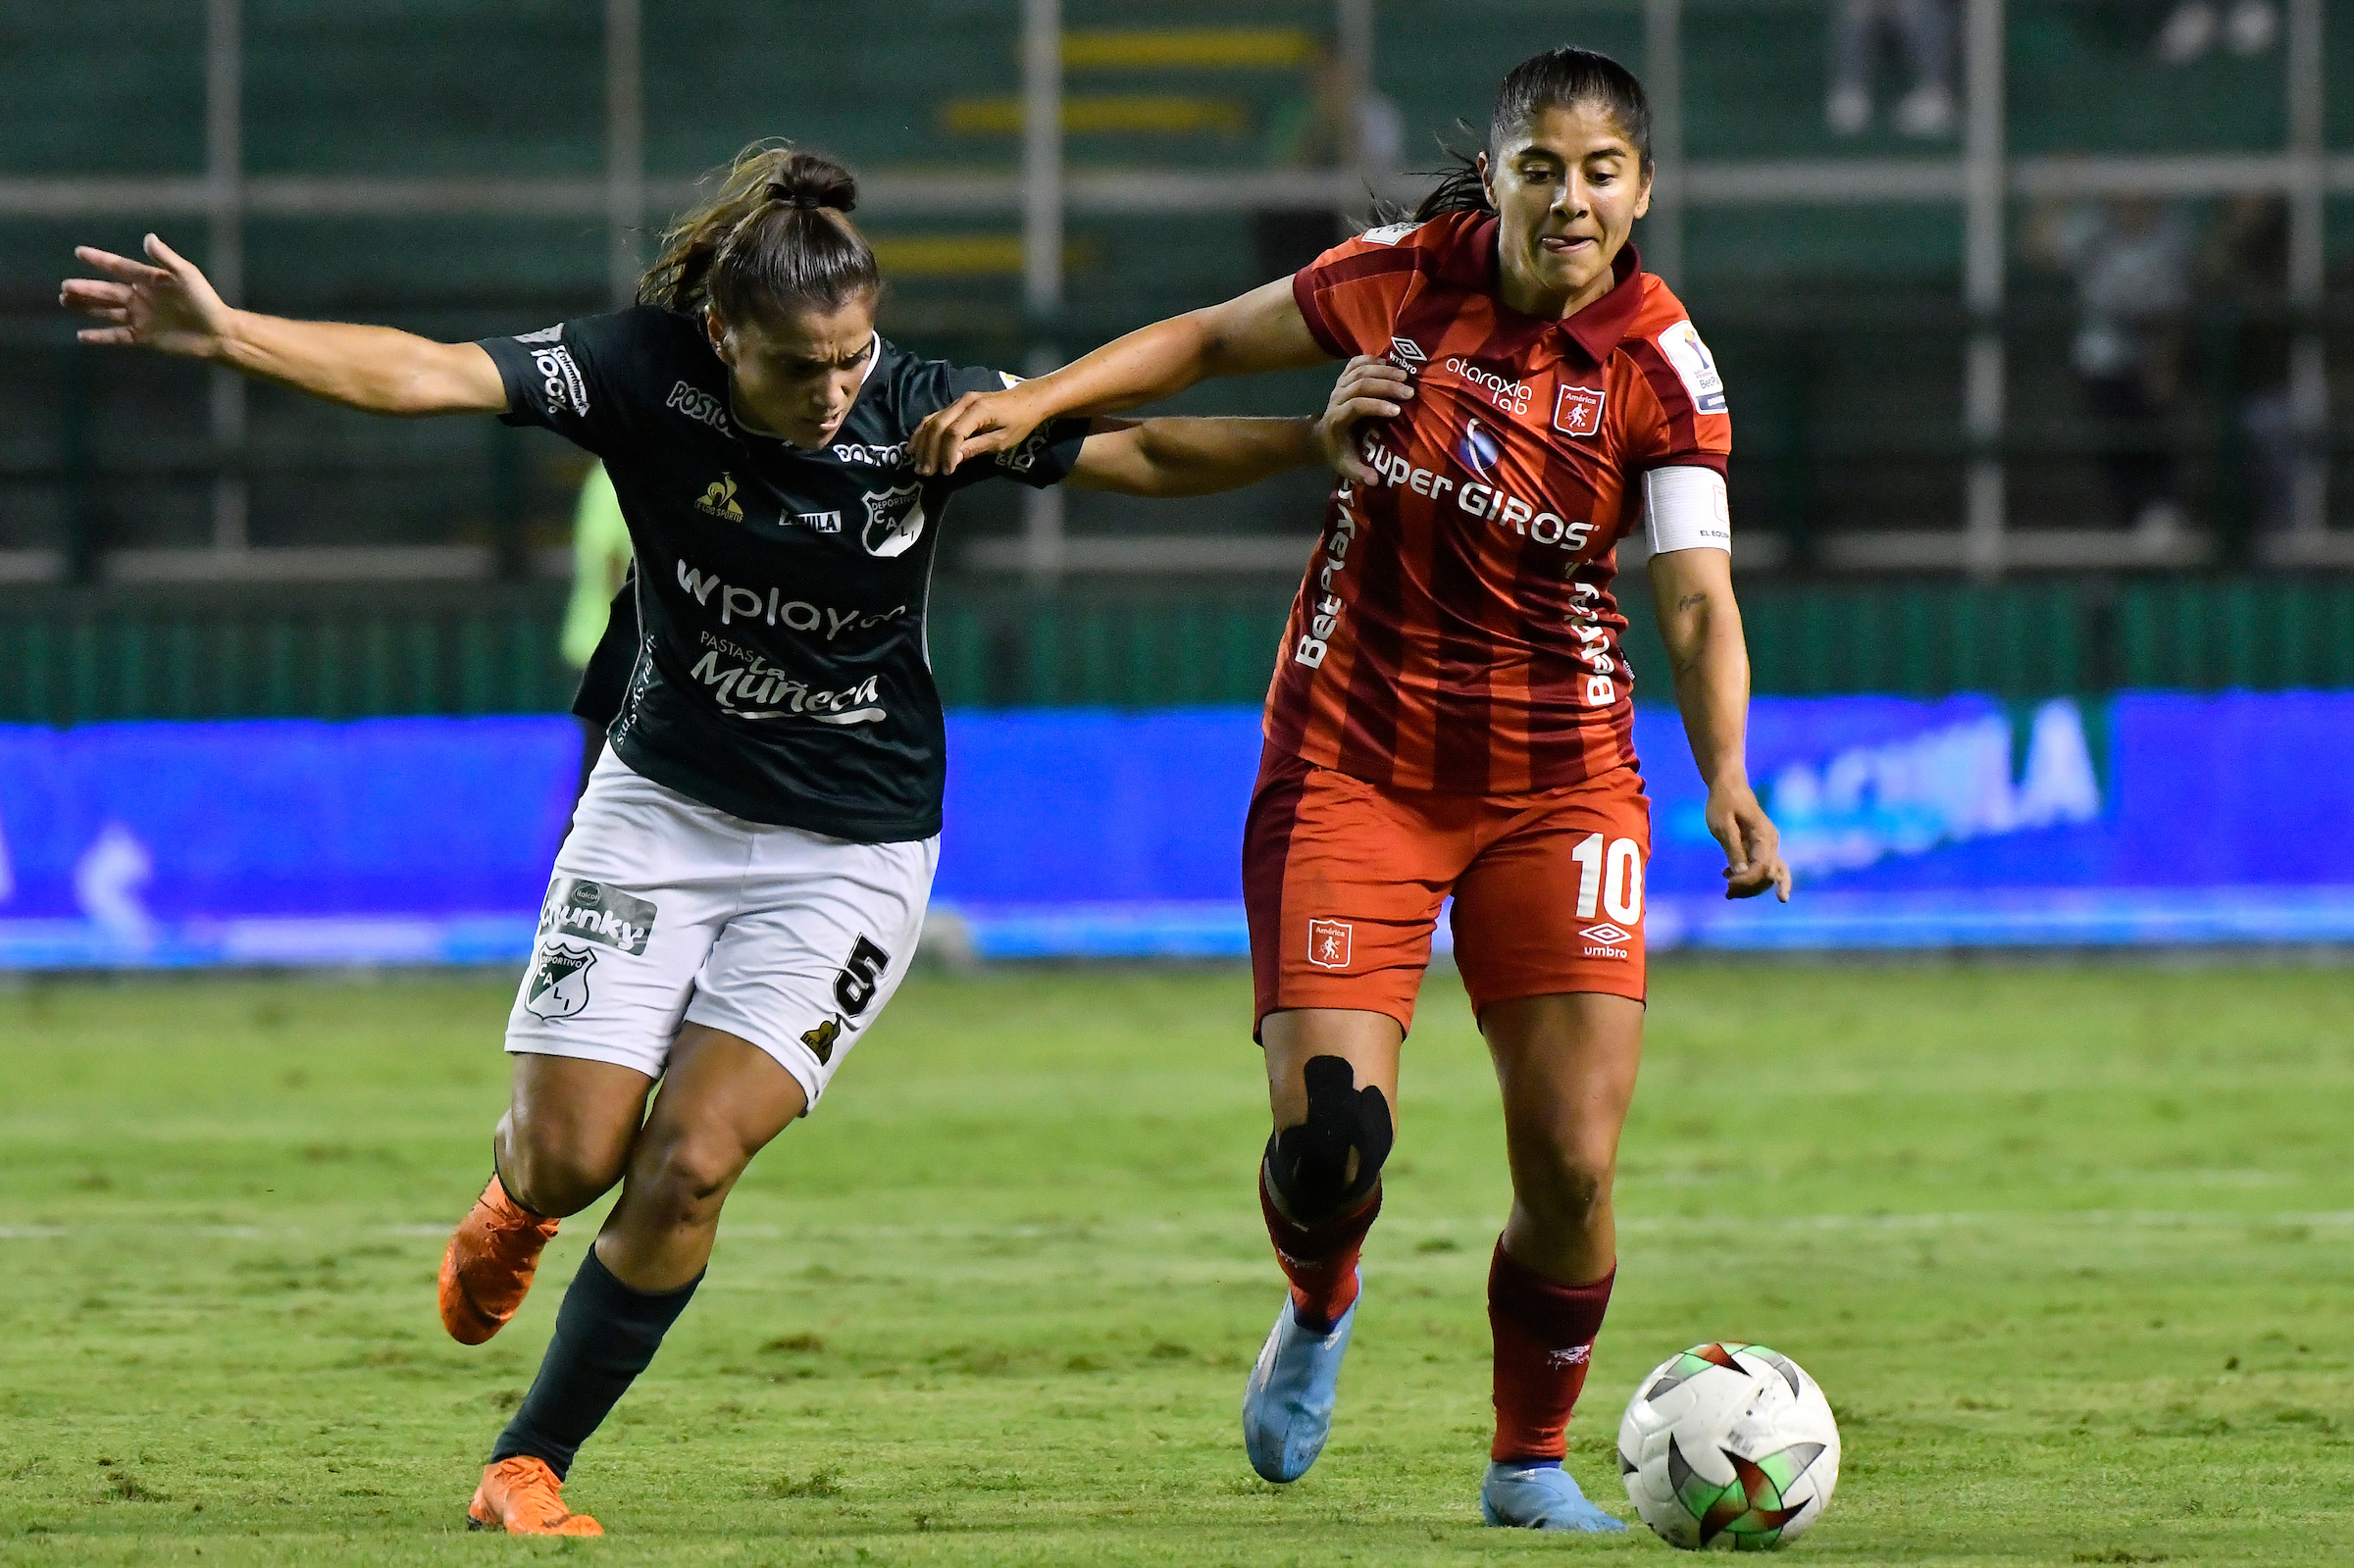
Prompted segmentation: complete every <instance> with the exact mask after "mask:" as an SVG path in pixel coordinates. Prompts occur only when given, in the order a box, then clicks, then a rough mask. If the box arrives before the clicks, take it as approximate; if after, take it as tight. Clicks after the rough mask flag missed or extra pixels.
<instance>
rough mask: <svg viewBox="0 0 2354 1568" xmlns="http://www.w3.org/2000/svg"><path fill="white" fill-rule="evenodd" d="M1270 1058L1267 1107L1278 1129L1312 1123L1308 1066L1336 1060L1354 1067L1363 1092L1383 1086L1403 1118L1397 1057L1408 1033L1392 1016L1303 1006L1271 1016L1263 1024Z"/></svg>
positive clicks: (1261, 1031) (1392, 1109) (1261, 1036)
mask: <svg viewBox="0 0 2354 1568" xmlns="http://www.w3.org/2000/svg"><path fill="white" fill-rule="evenodd" d="M1258 1034H1259V1043H1260V1044H1261V1045H1262V1046H1263V1047H1264V1048H1265V1053H1266V1059H1267V1107H1268V1109H1269V1110H1270V1111H1272V1112H1273V1113H1274V1119H1275V1125H1276V1126H1277V1127H1278V1128H1285V1127H1297V1126H1299V1125H1300V1124H1301V1123H1302V1122H1305V1121H1306V1120H1307V1064H1308V1063H1309V1062H1311V1061H1313V1060H1315V1059H1316V1058H1317V1057H1319V1056H1337V1057H1339V1058H1340V1059H1341V1060H1342V1061H1345V1062H1347V1063H1348V1064H1349V1069H1350V1071H1351V1072H1352V1073H1353V1074H1354V1075H1355V1077H1356V1087H1357V1088H1360V1089H1364V1088H1378V1089H1380V1090H1381V1096H1382V1098H1383V1099H1384V1100H1386V1101H1388V1102H1389V1106H1390V1118H1391V1122H1392V1125H1393V1126H1395V1124H1396V1121H1397V1116H1398V1058H1399V1055H1400V1053H1401V1047H1403V1046H1404V1045H1405V1043H1406V1033H1405V1031H1404V1030H1402V1029H1401V1028H1400V1027H1399V1024H1398V1020H1397V1019H1395V1018H1392V1017H1391V1016H1390V1015H1389V1014H1387V1013H1369V1012H1362V1011H1358V1010H1356V1009H1351V1008H1340V1007H1304V1008H1295V1009H1291V1010H1289V1011H1285V1012H1277V1013H1269V1014H1268V1015H1267V1016H1266V1017H1265V1018H1264V1019H1262V1020H1260V1022H1259V1026H1258Z"/></svg>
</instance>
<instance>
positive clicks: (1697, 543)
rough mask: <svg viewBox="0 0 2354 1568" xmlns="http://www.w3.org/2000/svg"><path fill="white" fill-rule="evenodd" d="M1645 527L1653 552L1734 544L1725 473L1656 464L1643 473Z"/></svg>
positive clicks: (1729, 547)
mask: <svg viewBox="0 0 2354 1568" xmlns="http://www.w3.org/2000/svg"><path fill="white" fill-rule="evenodd" d="M1643 531H1644V532H1645V534H1647V535H1648V536H1649V537H1650V540H1651V553H1652V554H1654V555H1665V554H1666V553H1667V552H1668V551H1670V550H1722V551H1724V552H1726V553H1727V554H1730V553H1731V552H1732V548H1733V514H1732V509H1731V507H1729V506H1728V505H1727V504H1726V503H1725V498H1724V476H1723V475H1721V474H1719V473H1717V472H1716V471H1715V470H1714V469H1713V468H1655V469H1651V470H1649V471H1648V472H1646V473H1645V474H1644V476H1643Z"/></svg>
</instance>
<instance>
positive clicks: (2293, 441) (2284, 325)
mask: <svg viewBox="0 0 2354 1568" xmlns="http://www.w3.org/2000/svg"><path fill="white" fill-rule="evenodd" d="M2208 262H2209V268H2210V271H2211V273H2212V281H2213V284H2214V288H2215V292H2216V294H2217V295H2218V297H2219V299H2220V300H2221V301H2222V302H2223V303H2224V304H2225V306H2226V309H2227V310H2228V311H2229V319H2230V323H2231V336H2230V339H2229V346H2228V350H2227V352H2228V353H2229V354H2230V357H2231V359H2230V364H2229V365H2227V366H2226V367H2224V371H2225V375H2224V383H2225V385H2226V386H2227V387H2228V388H2229V389H2230V392H2231V395H2232V399H2233V407H2232V410H2231V412H2232V414H2233V416H2234V417H2235V421H2236V424H2237V426H2238V430H2239V435H2240V437H2241V439H2242V440H2243V441H2244V442H2245V443H2246V444H2245V447H2244V452H2245V457H2244V460H2243V462H2242V465H2241V467H2240V471H2239V474H2238V476H2237V479H2238V483H2239V493H2240V494H2241V495H2243V496H2245V497H2246V501H2247V508H2246V511H2247V521H2248V523H2249V524H2251V525H2252V526H2253V531H2254V532H2255V533H2256V534H2257V536H2258V537H2263V536H2266V535H2270V534H2275V533H2280V532H2284V531H2287V530H2288V529H2289V528H2290V527H2291V525H2292V524H2293V523H2294V521H2295V512H2294V507H2295V494H2296V468H2297V431H2296V419H2295V415H2294V413H2293V410H2292V407H2291V404H2290V402H2289V395H2288V382H2289V356H2290V351H2291V349H2292V346H2293V344H2294V340H2295V333H2294V330H2293V329H2292V328H2291V326H2290V318H2289V309H2288V203H2287V201H2286V200H2285V199H2283V198H2281V197H2279V196H2240V197H2236V198H2234V199H2233V200H2231V201H2228V202H2226V203H2225V205H2224V209H2223V212H2222V214H2221V215H2220V216H2219V218H2218V220H2217V223H2216V229H2215V235H2214V240H2213V243H2212V245H2211V247H2210V252H2209V257H2208Z"/></svg>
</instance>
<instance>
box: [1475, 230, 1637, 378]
mask: <svg viewBox="0 0 2354 1568" xmlns="http://www.w3.org/2000/svg"><path fill="white" fill-rule="evenodd" d="M1496 234H1497V221H1496V220H1495V219H1494V218H1492V217H1490V218H1483V219H1481V220H1480V221H1479V222H1478V223H1477V224H1475V225H1474V226H1473V227H1472V228H1470V230H1469V231H1468V232H1467V233H1465V234H1464V235H1463V245H1462V250H1461V252H1460V254H1461V255H1463V256H1464V257H1465V258H1466V259H1467V260H1473V261H1474V264H1475V266H1476V268H1477V273H1478V277H1477V280H1476V282H1475V284H1474V286H1476V287H1478V288H1480V289H1482V290H1483V291H1485V292H1486V293H1487V295H1488V297H1489V298H1490V299H1492V300H1493V301H1495V305H1496V322H1497V325H1498V327H1499V328H1500V329H1502V334H1503V335H1508V336H1511V337H1516V338H1521V339H1522V341H1524V342H1531V346H1540V345H1541V346H1550V347H1553V348H1555V349H1556V350H1557V352H1558V351H1560V350H1561V349H1562V348H1564V347H1565V346H1566V345H1564V344H1563V343H1562V342H1561V339H1562V338H1564V337H1565V338H1567V339H1568V342H1569V343H1572V344H1575V345H1576V347H1577V349H1578V350H1579V351H1580V352H1582V353H1583V354H1584V355H1585V357H1586V358H1587V359H1589V360H1592V361H1593V362H1594V363H1595V364H1597V365H1600V364H1601V363H1602V362H1603V361H1605V360H1607V359H1609V358H1610V357H1611V352H1612V350H1613V349H1615V348H1616V347H1617V346H1618V345H1619V344H1620V343H1621V342H1623V341H1624V340H1625V338H1626V329H1627V328H1629V327H1630V326H1632V325H1633V324H1634V320H1635V313H1636V312H1637V311H1639V310H1641V309H1642V308H1643V258H1642V256H1641V255H1640V254H1639V253H1638V252H1637V251H1636V249H1635V242H1634V241H1633V240H1631V239H1630V240H1628V241H1627V242H1626V244H1625V245H1624V246H1623V247H1621V248H1620V250H1619V252H1618V254H1617V255H1616V256H1615V257H1613V258H1612V261H1611V276H1612V278H1616V279H1617V281H1616V282H1614V283H1612V285H1611V291H1610V292H1609V293H1607V294H1605V295H1603V296H1602V298H1600V299H1598V300H1596V301H1595V302H1594V303H1593V304H1591V305H1588V306H1587V307H1586V308H1585V309H1584V310H1581V311H1579V312H1578V313H1577V314H1576V315H1574V316H1571V317H1568V318H1566V319H1564V320H1560V321H1549V320H1547V319H1546V318H1544V317H1542V316H1528V315H1524V314H1522V313H1521V312H1519V311H1516V310H1514V309H1512V307H1511V306H1510V305H1507V304H1506V303H1505V302H1504V294H1503V291H1502V287H1501V279H1500V277H1499V271H1500V269H1501V267H1502V265H1503V264H1502V262H1501V261H1499V260H1498V257H1497V247H1496ZM1531 340H1533V342H1532V341H1531Z"/></svg>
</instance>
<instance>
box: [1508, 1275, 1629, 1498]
mask: <svg viewBox="0 0 2354 1568" xmlns="http://www.w3.org/2000/svg"><path fill="white" fill-rule="evenodd" d="M1617 1277H1618V1271H1617V1270H1616V1269H1615V1268H1613V1269H1612V1270H1611V1272H1610V1273H1608V1274H1606V1275H1604V1276H1603V1277H1602V1278H1601V1279H1599V1280H1596V1281H1595V1282H1593V1283H1592V1284H1591V1285H1557V1284H1555V1283H1554V1282H1553V1281H1551V1280H1548V1279H1547V1278H1545V1276H1543V1275H1542V1274H1539V1273H1538V1272H1537V1271H1536V1270H1534V1269H1532V1268H1529V1267H1528V1266H1527V1265H1526V1264H1524V1263H1520V1262H1518V1261H1517V1260H1515V1259H1513V1258H1512V1257H1511V1256H1510V1254H1508V1253H1507V1252H1506V1251H1505V1250H1504V1242H1503V1241H1502V1240H1499V1241H1498V1242H1497V1243H1496V1257H1495V1261H1494V1262H1492V1263H1490V1264H1489V1265H1488V1327H1489V1329H1490V1330H1492V1331H1493V1332H1494V1334H1495V1336H1496V1442H1495V1445H1494V1446H1493V1447H1491V1448H1490V1449H1489V1450H1488V1457H1489V1458H1491V1459H1493V1460H1495V1461H1496V1462H1497V1463H1499V1464H1502V1463H1505V1462H1507V1461H1511V1460H1518V1461H1523V1462H1525V1461H1529V1460H1536V1459H1559V1458H1561V1455H1562V1454H1564V1453H1566V1452H1567V1451H1568V1448H1569V1440H1568V1435H1567V1434H1568V1426H1569V1412H1570V1411H1571V1410H1572V1409H1574V1408H1575V1407H1576V1405H1577V1394H1578V1391H1579V1390H1580V1389H1583V1388H1584V1387H1585V1386H1586V1362H1587V1358H1588V1357H1589V1356H1591V1355H1592V1354H1593V1350H1594V1337H1595V1336H1596V1335H1597V1334H1600V1333H1601V1332H1602V1315H1603V1314H1604V1313H1605V1312H1607V1311H1609V1310H1610V1306H1611V1282H1612V1280H1615V1279H1616V1278H1617Z"/></svg>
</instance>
